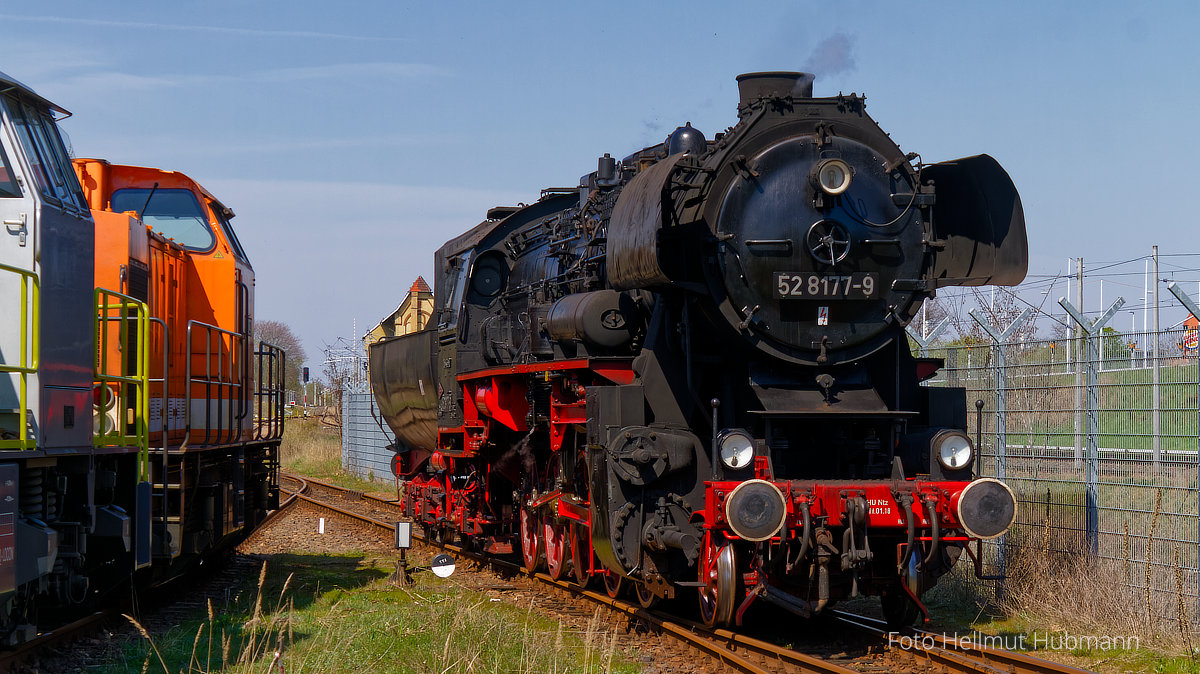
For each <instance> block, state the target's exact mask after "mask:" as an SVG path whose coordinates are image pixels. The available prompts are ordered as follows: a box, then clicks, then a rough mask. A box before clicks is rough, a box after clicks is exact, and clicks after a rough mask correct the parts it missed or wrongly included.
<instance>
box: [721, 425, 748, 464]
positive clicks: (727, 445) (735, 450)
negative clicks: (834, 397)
mask: <svg viewBox="0 0 1200 674" xmlns="http://www.w3.org/2000/svg"><path fill="white" fill-rule="evenodd" d="M717 450H718V453H719V454H720V456H721V463H723V464H725V466H726V467H728V468H732V469H735V470H737V469H741V468H746V467H747V466H749V465H750V463H751V462H752V461H754V438H752V437H750V434H749V433H747V432H746V431H743V430H740V429H736V428H735V429H726V430H724V431H721V434H720V435H718V436H717Z"/></svg>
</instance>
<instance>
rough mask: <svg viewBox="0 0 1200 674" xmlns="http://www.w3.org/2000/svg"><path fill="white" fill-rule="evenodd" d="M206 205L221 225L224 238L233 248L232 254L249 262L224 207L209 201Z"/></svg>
mask: <svg viewBox="0 0 1200 674" xmlns="http://www.w3.org/2000/svg"><path fill="white" fill-rule="evenodd" d="M208 207H209V210H211V211H212V212H213V216H214V217H215V218H216V219H217V224H219V225H221V230H222V231H224V232H225V238H226V239H227V240H228V241H229V245H230V247H232V248H233V254H234V255H236V256H238V259H239V260H241V261H242V262H246V263H249V262H250V258H248V257H246V251H245V250H243V249H242V242H241V241H238V237H237V233H235V232H234V231H233V225H231V224H229V219H228V218H226V217H225V213H224V209H223V208H222V207H221V206H220V204H215V203H211V202H210V203H209V204H208Z"/></svg>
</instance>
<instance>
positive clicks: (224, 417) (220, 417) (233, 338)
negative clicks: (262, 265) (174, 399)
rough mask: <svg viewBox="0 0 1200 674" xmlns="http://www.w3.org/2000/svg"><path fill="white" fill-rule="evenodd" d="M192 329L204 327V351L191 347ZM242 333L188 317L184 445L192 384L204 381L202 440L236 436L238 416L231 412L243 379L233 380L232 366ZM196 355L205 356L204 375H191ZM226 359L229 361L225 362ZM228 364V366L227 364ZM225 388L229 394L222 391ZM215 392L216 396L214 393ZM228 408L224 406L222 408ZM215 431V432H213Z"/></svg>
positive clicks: (208, 441)
mask: <svg viewBox="0 0 1200 674" xmlns="http://www.w3.org/2000/svg"><path fill="white" fill-rule="evenodd" d="M193 329H200V330H203V331H204V350H203V352H199V351H193V350H192V349H193V344H195V341H194V335H193ZM214 335H215V336H216V338H217V339H216V351H215V353H214V350H213V337H214ZM225 337H229V348H228V349H225V348H223V344H224V342H225ZM244 337H245V335H243V334H241V333H238V332H233V331H230V330H225V329H224V328H219V327H217V326H215V325H210V324H208V323H204V322H202V321H196V320H191V321H188V326H187V351H188V353H187V368H186V374H185V379H186V380H187V391H186V393H185V395H184V403H185V405H184V420H185V424H184V426H185V428H186V434H187V439H185V440H184V444H185V445H186V444H187V443H188V442H189V441H190V440H191V434H192V425H193V424H192V421H193V419H192V390H191V389H192V384H203V385H204V398H203V400H204V440H203V442H202V443H201V444H203V445H209V444H214V442H215V443H221V442H232V441H233V440H236V439H237V437H238V435H240V433H241V419H240V418H239V417H238V416H237V415H235V414H234V400H235V398H234V395H235V393H236V394H237V395H239V396H240V394H241V390H242V384H243V382H242V381H235V377H236V376H237V374H238V373H237V372H235V370H234V362H233V361H234V354H235V352H236V351H237V345H238V340H240V339H243V338H244ZM195 356H203V357H204V376H203V377H197V376H194V373H193V367H192V363H193V361H194V360H195V358H194V357H195ZM214 357H215V358H216V372H213V359H214ZM226 361H228V362H226ZM227 366H228V367H227ZM226 392H228V397H227V396H226V395H225V394H226ZM214 394H215V397H214ZM214 400H215V401H216V403H217V406H216V407H217V409H216V420H215V421H216V424H217V426H216V428H215V429H214V428H213V426H212V423H213V421H214V419H213V405H212V403H213V401H214ZM226 407H228V408H229V409H228V410H226V409H225V408H226ZM222 422H228V426H229V428H228V429H225V428H222V425H223V424H222ZM214 431H215V432H214Z"/></svg>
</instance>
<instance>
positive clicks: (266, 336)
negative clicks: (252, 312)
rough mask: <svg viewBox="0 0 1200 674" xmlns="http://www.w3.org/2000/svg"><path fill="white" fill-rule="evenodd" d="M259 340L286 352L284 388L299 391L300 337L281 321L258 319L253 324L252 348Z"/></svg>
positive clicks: (302, 353) (302, 363) (302, 348)
mask: <svg viewBox="0 0 1200 674" xmlns="http://www.w3.org/2000/svg"><path fill="white" fill-rule="evenodd" d="M259 342H266V343H268V344H271V345H272V346H277V347H279V348H281V349H283V350H284V351H285V352H287V372H286V373H285V375H284V388H285V389H287V390H289V391H297V392H298V391H300V389H301V386H302V385H301V382H300V368H302V367H303V366H304V359H305V357H306V356H305V353H304V347H303V346H300V339H299V338H297V337H296V334H295V333H294V332H292V329H291V328H290V327H288V324H287V323H284V322H283V321H258V322H257V323H255V324H254V348H255V349H257V348H258V343H259Z"/></svg>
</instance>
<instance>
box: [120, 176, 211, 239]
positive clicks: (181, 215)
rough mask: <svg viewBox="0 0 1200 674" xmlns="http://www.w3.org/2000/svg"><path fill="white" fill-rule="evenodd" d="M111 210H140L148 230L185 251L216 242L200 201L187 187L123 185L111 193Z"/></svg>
mask: <svg viewBox="0 0 1200 674" xmlns="http://www.w3.org/2000/svg"><path fill="white" fill-rule="evenodd" d="M152 192H153V194H151V193H152ZM147 199H149V202H147V201H146V200H147ZM112 209H113V210H114V211H116V212H118V213H121V212H124V211H133V212H135V213H140V214H141V216H142V222H144V223H146V224H147V225H148V226H149V227H150V229H152V230H154V231H155V232H158V233H159V234H162V235H163V236H165V237H167V238H168V239H173V240H174V241H175V243H177V244H179V245H180V246H183V247H184V248H187V249H188V250H199V251H207V250H211V249H212V247H213V245H214V244H215V243H216V242H217V237H216V235H214V234H213V231H212V227H210V226H209V224H208V218H206V217H204V211H203V210H202V209H201V208H200V202H199V201H197V200H196V195H195V194H192V191H191V190H185V189H179V188H174V189H172V188H166V189H163V188H160V189H156V190H151V189H146V188H142V187H127V188H125V189H120V190H117V191H115V192H113V195H112Z"/></svg>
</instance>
